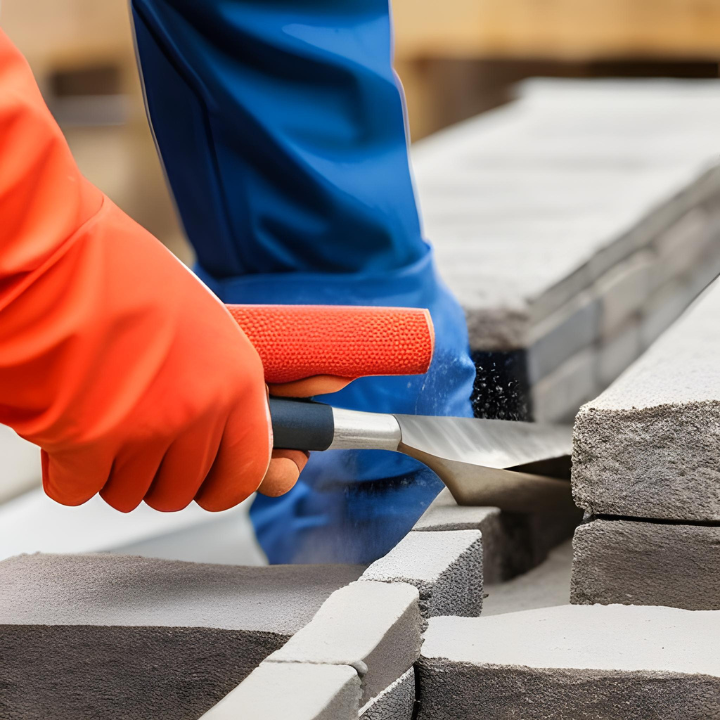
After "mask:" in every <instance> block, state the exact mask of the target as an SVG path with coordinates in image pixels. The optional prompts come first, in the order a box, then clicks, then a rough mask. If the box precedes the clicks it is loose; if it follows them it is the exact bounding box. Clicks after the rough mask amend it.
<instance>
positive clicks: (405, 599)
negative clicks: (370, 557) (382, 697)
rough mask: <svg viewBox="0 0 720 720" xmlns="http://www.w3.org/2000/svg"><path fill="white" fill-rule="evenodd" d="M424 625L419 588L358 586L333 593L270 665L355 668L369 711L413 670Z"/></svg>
mask: <svg viewBox="0 0 720 720" xmlns="http://www.w3.org/2000/svg"><path fill="white" fill-rule="evenodd" d="M421 625H422V618H421V616H420V610H419V607H418V591H417V589H416V588H414V587H412V586H411V585H407V584H405V583H379V582H355V583H352V584H350V585H348V586H347V587H344V588H342V589H340V590H337V591H336V592H334V593H333V594H332V595H331V596H330V597H329V598H328V599H327V600H326V601H325V603H324V604H323V605H322V607H321V608H320V610H318V612H317V614H316V615H315V617H314V618H313V619H312V622H310V623H309V624H308V625H306V626H305V627H304V628H303V629H302V630H300V631H299V632H297V633H296V634H295V635H294V636H293V637H292V638H291V639H290V640H289V641H288V642H287V643H286V644H285V645H284V646H283V647H282V648H280V649H279V650H277V651H276V652H274V653H273V654H272V655H271V656H270V657H269V658H268V661H269V662H278V663H280V662H302V663H323V664H328V665H350V666H351V667H354V668H355V669H356V670H357V671H358V673H359V674H360V676H361V679H362V698H361V704H363V705H364V704H365V703H367V702H368V700H370V699H371V698H373V697H375V696H376V695H378V694H379V693H380V692H382V691H383V690H384V689H385V688H386V687H387V686H388V685H390V684H391V683H392V682H394V681H395V680H397V678H399V677H400V676H401V675H403V674H404V673H405V672H407V670H408V669H409V668H410V667H412V665H413V663H414V662H415V660H416V659H417V657H418V654H419V652H420V632H421Z"/></svg>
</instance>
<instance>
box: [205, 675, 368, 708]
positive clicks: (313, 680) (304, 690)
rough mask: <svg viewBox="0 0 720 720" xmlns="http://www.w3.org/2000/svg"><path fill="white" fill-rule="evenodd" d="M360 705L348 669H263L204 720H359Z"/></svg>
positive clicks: (353, 677)
mask: <svg viewBox="0 0 720 720" xmlns="http://www.w3.org/2000/svg"><path fill="white" fill-rule="evenodd" d="M359 702H360V678H359V677H358V674H357V672H356V671H355V669H354V668H351V667H348V666H347V665H310V664H305V663H287V664H284V663H262V664H261V665H260V666H259V667H257V668H256V669H255V670H253V671H252V672H251V673H250V675H249V676H248V677H247V678H245V680H243V682H241V683H240V685H238V686H237V687H236V688H235V689H234V690H233V691H232V692H231V693H230V694H229V695H226V696H225V697H224V698H223V699H222V700H221V701H220V702H219V703H218V704H217V705H215V706H214V707H213V708H211V709H210V710H209V711H208V712H206V713H205V714H204V715H203V716H202V720H245V718H247V720H356V718H357V716H358V703H359Z"/></svg>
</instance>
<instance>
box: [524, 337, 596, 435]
mask: <svg viewBox="0 0 720 720" xmlns="http://www.w3.org/2000/svg"><path fill="white" fill-rule="evenodd" d="M596 366H597V354H596V351H595V350H594V349H592V348H588V349H586V350H583V351H582V352H580V353H578V354H577V355H576V356H575V357H572V358H570V360H568V361H567V362H565V363H563V364H562V365H561V366H560V367H559V368H557V370H555V371H554V372H553V373H551V374H550V375H548V376H547V377H544V378H543V379H542V380H540V382H538V383H537V384H536V385H534V386H533V388H532V391H531V393H532V403H533V414H534V416H535V419H536V420H537V421H541V422H567V421H570V420H572V419H573V418H574V417H575V414H576V413H577V411H578V409H579V408H580V406H581V405H582V404H583V403H584V402H587V401H588V400H590V399H591V398H593V397H595V395H596V394H597V392H598V384H597V375H596Z"/></svg>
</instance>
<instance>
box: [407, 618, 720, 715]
mask: <svg viewBox="0 0 720 720" xmlns="http://www.w3.org/2000/svg"><path fill="white" fill-rule="evenodd" d="M719 643H720V613H718V612H689V611H686V610H676V609H674V608H657V607H632V606H624V605H612V606H601V605H597V606H593V607H589V606H573V605H567V606H563V607H554V608H545V609H541V610H530V611H526V612H516V613H509V614H507V615H497V616H495V617H488V618H485V617H480V618H433V619H432V620H431V621H430V627H429V629H428V631H427V633H426V635H425V642H424V644H423V650H422V656H421V658H420V661H419V662H418V664H417V666H416V673H417V675H418V681H419V682H418V687H419V697H420V704H419V707H420V712H419V715H418V720H477V718H483V719H484V720H494V719H497V720H505V718H511V717H512V718H514V717H517V718H523V720H547V718H557V719H558V720H616V719H617V718H618V717H627V718H630V717H632V718H643V719H645V718H668V719H677V720H706V719H708V718H718V717H720V654H718V652H717V648H718V646H719Z"/></svg>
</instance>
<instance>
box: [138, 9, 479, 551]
mask: <svg viewBox="0 0 720 720" xmlns="http://www.w3.org/2000/svg"><path fill="white" fill-rule="evenodd" d="M132 11H133V19H134V24H135V34H136V43H137V51H138V56H139V60H140V67H141V73H142V77H143V82H144V88H145V95H146V102H147V107H148V111H149V116H150V120H151V123H152V127H153V131H154V133H155V138H156V141H157V144H158V148H159V150H160V153H161V156H162V160H163V163H164V166H165V171H166V173H167V177H168V179H169V182H170V185H171V187H172V191H173V194H174V196H175V201H176V203H177V207H178V210H179V212H180V215H181V218H182V221H183V224H184V227H185V230H186V232H187V234H188V237H189V238H190V241H191V242H192V244H193V246H194V248H195V251H196V253H197V268H196V272H197V273H198V275H199V276H200V277H201V278H202V279H203V280H204V281H205V283H206V284H207V285H208V286H209V287H210V288H211V289H212V290H213V291H214V292H215V293H216V294H217V295H218V296H219V297H220V298H221V299H222V300H223V301H224V302H227V303H270V304H275V303H283V304H330V305H343V304H344V305H379V306H412V307H424V308H429V310H430V312H431V314H432V317H433V320H434V323H435V329H436V335H437V337H436V353H435V358H434V361H433V364H432V367H431V369H430V372H429V373H428V374H427V375H425V376H413V377H392V378H363V379H360V380H358V381H356V382H354V383H352V384H351V385H350V386H348V387H347V388H346V389H344V390H342V391H341V392H339V393H336V394H334V395H332V396H329V397H328V398H326V399H327V400H329V401H331V402H332V403H333V404H334V405H336V406H338V407H346V408H352V409H359V410H370V411H373V412H395V413H413V414H427V415H460V416H469V415H471V407H470V400H469V398H470V392H471V387H472V382H473V378H474V367H473V365H472V362H471V360H470V357H469V353H468V341H467V331H466V326H465V319H464V316H463V313H462V310H461V309H460V307H459V306H458V304H457V302H456V301H455V299H454V298H453V297H452V295H451V294H450V293H449V291H448V290H447V288H446V287H445V285H444V284H443V283H442V281H441V280H440V278H439V277H438V274H437V271H436V268H435V264H434V261H433V254H432V250H431V248H430V246H429V245H428V244H427V243H426V242H425V241H424V239H423V236H422V231H421V226H420V221H419V218H418V212H417V208H416V203H415V195H414V192H413V184H412V177H411V171H410V166H409V160H408V148H407V135H406V127H405V115H404V100H403V94H402V89H401V87H400V84H399V82H398V80H397V77H396V75H395V73H394V71H393V69H392V36H391V26H390V18H389V8H388V0H132ZM441 487H442V485H441V483H440V481H439V480H438V478H437V477H436V476H435V475H434V474H433V473H432V472H431V471H429V470H428V469H427V468H425V467H424V466H422V465H420V464H419V463H417V462H415V461H413V460H410V459H409V458H406V457H405V456H403V455H399V454H397V453H390V452H384V451H332V452H327V453H314V454H313V455H312V457H311V458H310V461H309V463H308V466H307V468H306V469H305V471H304V472H303V474H302V476H301V479H300V481H299V482H298V484H297V486H296V487H295V488H294V489H293V490H292V491H291V492H290V493H288V494H287V495H285V496H283V497H281V498H266V497H258V498H257V499H256V500H255V502H254V504H253V506H252V510H251V518H252V520H253V523H254V525H255V529H256V532H257V536H258V540H259V542H260V544H261V545H262V547H263V549H264V550H265V552H266V553H267V555H268V558H269V559H270V561H271V562H274V563H279V562H333V561H334V562H370V561H372V560H373V559H374V558H376V557H378V556H380V555H382V554H383V553H385V552H387V550H388V549H389V548H390V547H392V546H393V545H394V544H395V543H396V542H397V541H398V540H399V539H400V538H401V537H403V535H404V534H405V533H407V531H408V530H409V529H410V527H412V525H413V523H414V522H415V520H416V519H417V518H418V517H419V515H420V514H421V513H422V511H423V510H424V509H425V508H426V507H427V505H428V504H429V503H430V502H431V500H432V499H433V498H434V497H435V495H436V494H437V493H438V491H439V489H440V488H441Z"/></svg>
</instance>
